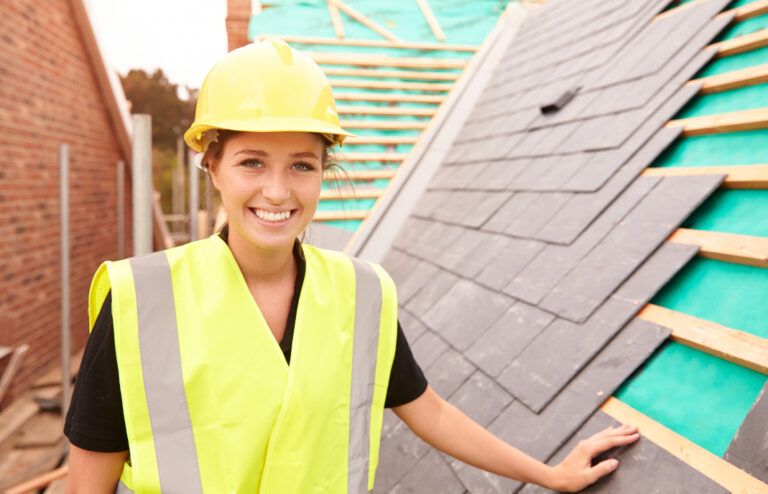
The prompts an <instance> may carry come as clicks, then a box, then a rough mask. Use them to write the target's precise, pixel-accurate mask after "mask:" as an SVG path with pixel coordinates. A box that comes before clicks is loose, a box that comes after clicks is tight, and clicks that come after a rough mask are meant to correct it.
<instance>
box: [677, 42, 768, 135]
mask: <svg viewBox="0 0 768 494" xmlns="http://www.w3.org/2000/svg"><path fill="white" fill-rule="evenodd" d="M766 31H768V30H766ZM666 127H683V135H686V136H697V135H708V134H720V133H724V132H740V131H744V130H757V129H766V128H768V107H765V108H755V109H752V110H742V111H737V112H730V113H720V114H717V115H707V116H705V117H692V118H683V119H679V120H670V121H669V122H668V123H667V125H666Z"/></svg>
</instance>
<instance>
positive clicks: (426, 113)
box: [336, 106, 436, 117]
mask: <svg viewBox="0 0 768 494" xmlns="http://www.w3.org/2000/svg"><path fill="white" fill-rule="evenodd" d="M435 112H436V110H435V108H434V107H433V108H413V107H406V108H403V107H395V106H337V107H336V113H338V114H339V115H381V116H387V117H400V116H409V117H432V116H434V114H435Z"/></svg>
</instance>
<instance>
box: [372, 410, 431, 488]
mask: <svg viewBox="0 0 768 494" xmlns="http://www.w3.org/2000/svg"><path fill="white" fill-rule="evenodd" d="M429 450H430V446H429V445H428V444H427V443H425V442H424V441H422V440H421V439H419V438H418V437H417V436H416V435H415V434H414V433H413V432H411V430H410V429H409V428H408V426H407V425H405V423H404V422H402V421H401V420H400V419H399V418H398V417H397V416H396V415H395V414H394V413H393V412H392V411H391V410H385V411H384V426H383V428H382V435H381V451H380V453H379V468H378V469H377V470H376V483H375V484H374V489H373V492H375V493H388V492H391V489H392V488H393V487H394V486H395V484H397V483H398V482H399V481H400V480H401V479H402V478H403V477H404V476H405V475H406V474H407V473H408V472H409V471H410V470H411V469H412V468H413V466H414V464H415V463H416V462H417V461H418V460H419V459H421V458H423V457H424V456H425V455H426V454H427V453H428V452H429Z"/></svg>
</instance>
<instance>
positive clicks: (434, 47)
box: [258, 34, 478, 53]
mask: <svg viewBox="0 0 768 494" xmlns="http://www.w3.org/2000/svg"><path fill="white" fill-rule="evenodd" d="M266 38H280V39H282V40H284V41H285V42H286V43H297V44H302V45H329V46H365V47H370V48H395V49H402V50H422V51H458V52H470V53H474V52H476V51H477V49H478V46H477V45H460V44H443V43H422V42H410V41H398V42H392V41H381V40H372V39H336V38H321V37H313V36H285V35H282V34H260V35H259V36H258V39H259V40H263V39H266Z"/></svg>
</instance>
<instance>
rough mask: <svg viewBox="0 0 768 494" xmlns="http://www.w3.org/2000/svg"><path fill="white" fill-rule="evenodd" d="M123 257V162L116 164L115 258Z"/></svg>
mask: <svg viewBox="0 0 768 494" xmlns="http://www.w3.org/2000/svg"><path fill="white" fill-rule="evenodd" d="M124 257H125V161H123V160H120V161H118V162H117V258H118V259H122V258H124Z"/></svg>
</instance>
